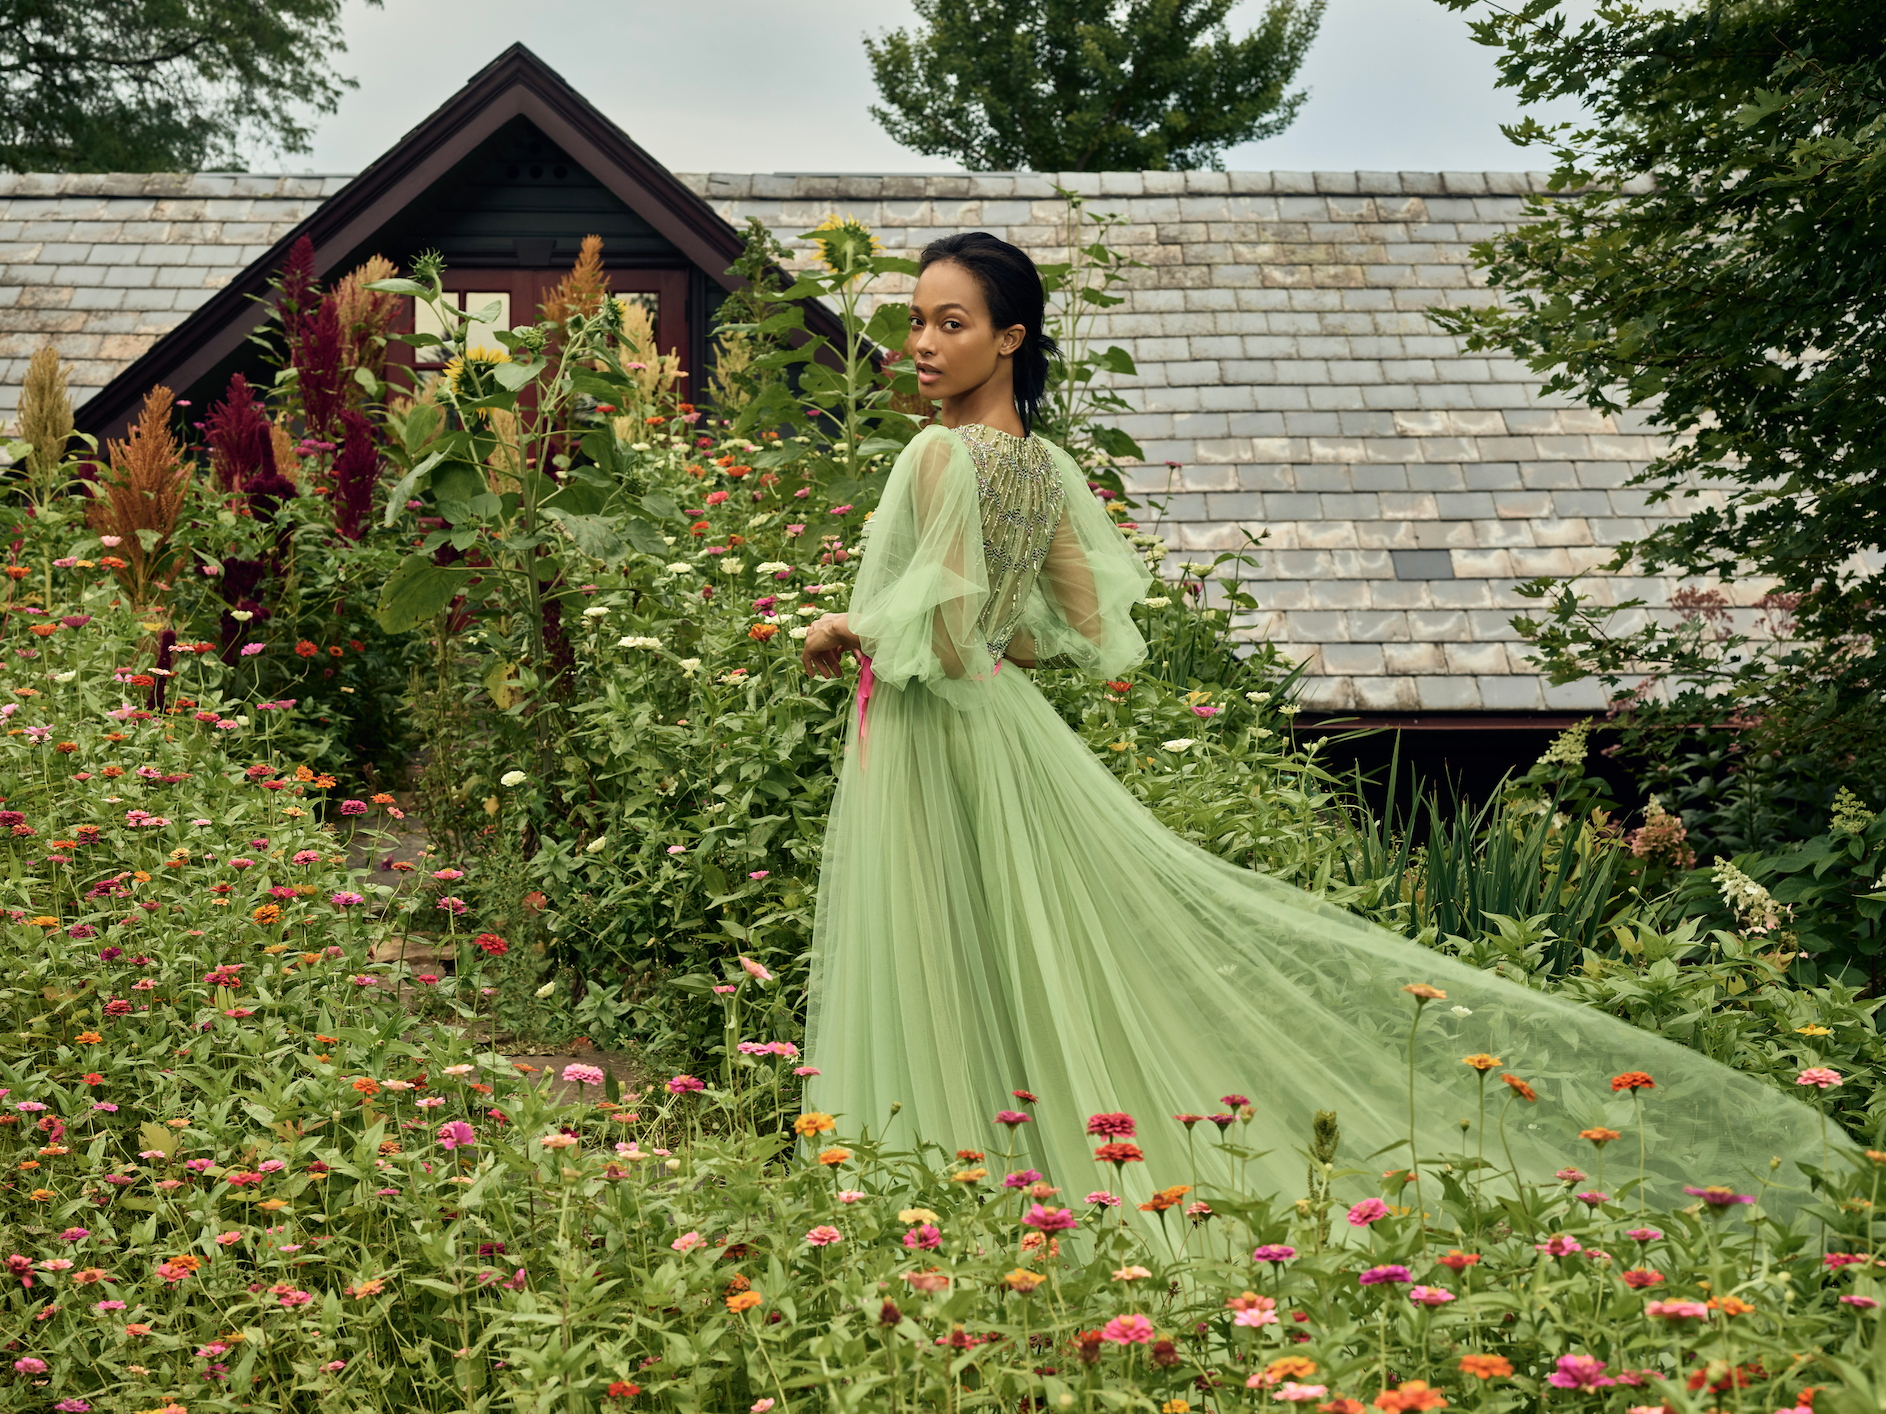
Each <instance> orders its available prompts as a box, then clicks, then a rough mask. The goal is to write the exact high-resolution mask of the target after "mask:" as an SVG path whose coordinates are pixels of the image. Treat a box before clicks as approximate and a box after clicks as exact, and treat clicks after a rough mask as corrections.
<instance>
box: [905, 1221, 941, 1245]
mask: <svg viewBox="0 0 1886 1414" xmlns="http://www.w3.org/2000/svg"><path fill="white" fill-rule="evenodd" d="M942 1245H943V1230H942V1229H941V1228H939V1227H938V1226H937V1225H936V1224H935V1223H925V1224H924V1225H923V1226H922V1227H913V1228H912V1229H910V1231H909V1232H907V1233H905V1234H904V1246H906V1247H908V1248H910V1250H911V1251H913V1252H916V1251H920V1250H921V1251H924V1252H934V1251H936V1249H937V1248H939V1247H941V1246H942Z"/></svg>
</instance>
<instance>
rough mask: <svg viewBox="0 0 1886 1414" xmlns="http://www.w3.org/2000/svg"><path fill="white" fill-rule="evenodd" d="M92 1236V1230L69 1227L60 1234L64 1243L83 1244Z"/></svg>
mask: <svg viewBox="0 0 1886 1414" xmlns="http://www.w3.org/2000/svg"><path fill="white" fill-rule="evenodd" d="M91 1235H92V1230H91V1229H90V1228H87V1227H69V1228H67V1229H66V1230H65V1231H64V1232H62V1233H60V1234H59V1238H60V1240H61V1241H63V1242H83V1241H84V1240H85V1239H86V1238H88V1237H90V1236H91Z"/></svg>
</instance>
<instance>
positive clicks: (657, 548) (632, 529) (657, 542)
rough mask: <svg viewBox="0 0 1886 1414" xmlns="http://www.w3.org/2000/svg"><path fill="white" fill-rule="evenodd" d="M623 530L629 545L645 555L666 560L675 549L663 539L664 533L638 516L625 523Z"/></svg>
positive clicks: (623, 523)
mask: <svg viewBox="0 0 1886 1414" xmlns="http://www.w3.org/2000/svg"><path fill="white" fill-rule="evenodd" d="M621 529H622V534H623V536H624V537H625V538H626V539H627V540H628V542H629V544H631V545H633V546H634V547H635V548H636V549H638V550H640V551H641V552H642V553H643V554H644V555H654V556H657V557H659V558H661V559H666V558H667V557H668V556H669V555H670V554H671V553H672V551H673V547H672V546H670V545H669V544H668V542H667V541H666V540H665V539H663V538H662V533H661V532H660V531H659V530H657V529H656V528H655V527H654V526H652V525H650V524H649V523H648V522H647V521H645V520H642V519H641V518H640V517H638V516H631V517H629V518H628V519H627V520H625V521H623V522H622V526H621Z"/></svg>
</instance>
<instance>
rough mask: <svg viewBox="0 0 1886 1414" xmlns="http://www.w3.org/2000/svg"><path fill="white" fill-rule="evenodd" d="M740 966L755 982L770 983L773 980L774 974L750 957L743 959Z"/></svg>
mask: <svg viewBox="0 0 1886 1414" xmlns="http://www.w3.org/2000/svg"><path fill="white" fill-rule="evenodd" d="M740 965H741V966H742V967H744V968H745V969H746V972H747V976H749V977H751V978H752V979H753V980H754V981H755V982H770V981H772V980H773V974H772V973H770V972H768V971H767V970H766V969H765V968H764V967H762V966H761V965H760V964H759V963H757V962H755V961H754V960H753V959H752V958H750V957H742V958H741V959H740Z"/></svg>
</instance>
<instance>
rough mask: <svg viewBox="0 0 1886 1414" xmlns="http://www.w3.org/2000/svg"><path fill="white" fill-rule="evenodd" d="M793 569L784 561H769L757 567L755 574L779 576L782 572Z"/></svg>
mask: <svg viewBox="0 0 1886 1414" xmlns="http://www.w3.org/2000/svg"><path fill="white" fill-rule="evenodd" d="M791 568H792V566H791V565H789V564H787V563H786V562H785V561H784V560H768V561H767V562H766V563H765V564H763V565H755V566H754V567H753V572H754V573H755V574H778V573H779V572H780V571H781V570H789V569H791Z"/></svg>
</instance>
